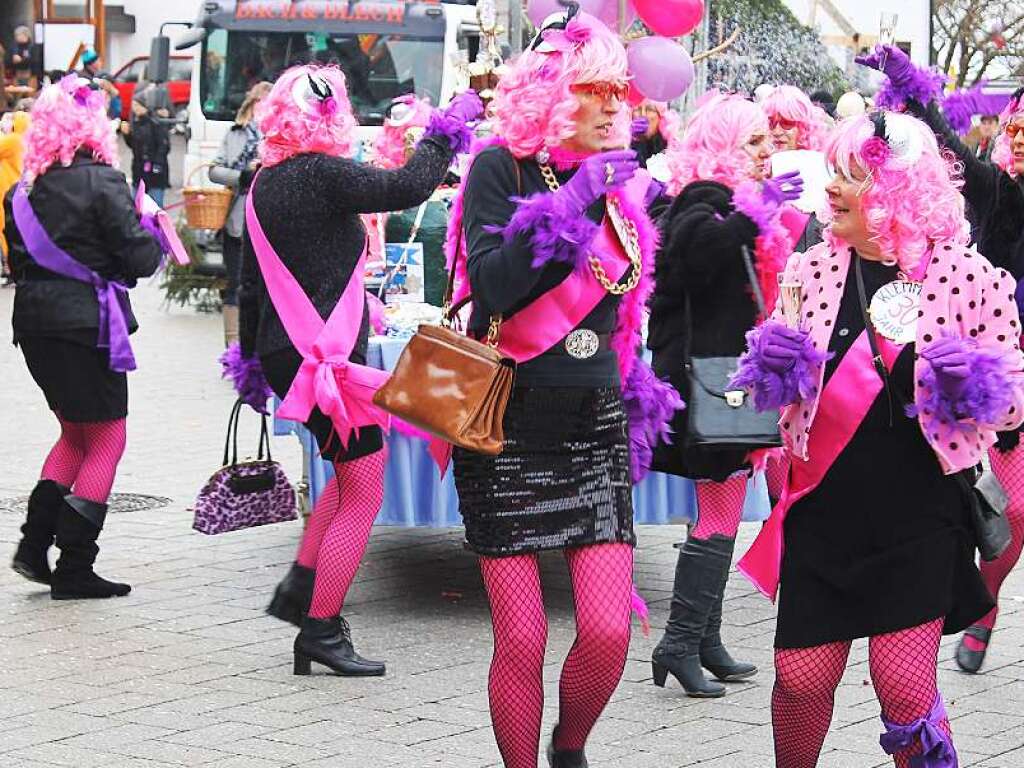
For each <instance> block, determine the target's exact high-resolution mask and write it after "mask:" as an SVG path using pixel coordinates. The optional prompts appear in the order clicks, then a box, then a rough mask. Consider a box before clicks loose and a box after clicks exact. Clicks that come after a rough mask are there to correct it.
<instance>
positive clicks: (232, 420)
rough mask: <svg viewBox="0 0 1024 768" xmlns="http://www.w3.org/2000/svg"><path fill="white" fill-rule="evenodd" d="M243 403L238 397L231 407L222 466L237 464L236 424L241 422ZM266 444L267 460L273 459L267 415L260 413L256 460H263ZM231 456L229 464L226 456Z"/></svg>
mask: <svg viewBox="0 0 1024 768" xmlns="http://www.w3.org/2000/svg"><path fill="white" fill-rule="evenodd" d="M243 405H244V403H243V402H242V399H241V398H239V399H238V400H236V401H235V405H234V407H233V408H232V409H231V416H230V417H229V418H228V434H227V437H226V438H225V440H224V459H223V461H222V462H221V466H222V467H226V466H232V467H233V466H235V465H236V464H238V425H239V423H240V422H241V420H242V419H241V416H242V406H243ZM264 446H266V452H267V461H273V460H274V458H273V456H271V454H270V428H269V427H268V426H267V415H266V414H265V413H263V414H260V444H259V449H258V451H257V454H256V458H257V460H258V461H263V451H264ZM229 456H230V458H231V464H230V465H229V464H228V457H229Z"/></svg>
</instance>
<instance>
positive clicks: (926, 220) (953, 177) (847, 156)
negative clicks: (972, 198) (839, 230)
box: [819, 113, 970, 271]
mask: <svg viewBox="0 0 1024 768" xmlns="http://www.w3.org/2000/svg"><path fill="white" fill-rule="evenodd" d="M894 119H895V120H899V121H901V126H900V130H901V131H905V132H907V133H909V134H910V135H911V138H912V143H913V144H915V145H917V146H919V147H920V148H921V155H920V157H919V158H918V159H917V160H916V161H914V162H909V161H908V160H904V159H902V158H901V157H900V156H899V155H898V154H897V153H894V152H892V151H891V150H890V151H884V152H879V151H878V143H879V141H880V139H876V137H875V125H874V123H873V122H872V121H871V119H870V118H869V117H868V116H867V115H859V116H857V117H849V118H847V119H846V120H843V121H842V122H841V123H839V125H838V126H837V128H836V131H835V132H834V133H833V135H832V138H831V139H830V140H829V143H828V146H827V148H826V155H827V157H828V162H829V165H830V166H831V167H833V168H835V170H836V173H837V174H839V175H842V176H844V177H845V178H847V179H852V178H853V175H852V169H853V168H854V167H855V166H859V167H860V169H861V170H863V171H867V172H868V181H867V182H865V191H864V192H863V194H862V195H861V209H862V211H863V214H864V218H865V221H866V223H867V226H868V231H869V232H871V233H872V235H873V236H872V240H873V241H874V242H876V243H877V244H878V246H879V247H880V248H881V250H882V253H883V254H885V255H888V256H893V257H895V258H896V260H897V262H898V263H899V265H900V267H902V268H903V269H905V270H908V271H910V270H913V269H914V268H915V267H917V265H918V264H919V263H920V261H921V257H922V256H923V255H924V254H925V253H927V251H928V249H929V248H930V247H931V245H932V244H933V243H935V242H955V243H958V244H961V245H966V244H967V243H968V242H969V241H970V227H969V225H968V223H967V220H966V218H965V216H964V201H963V196H962V195H961V194H960V186H961V184H962V182H961V180H960V178H959V173H960V169H959V167H958V166H957V164H956V163H955V162H954V159H953V156H952V155H951V154H949V153H944V152H943V151H941V150H940V149H939V145H938V144H937V143H936V141H935V134H934V133H932V131H931V129H930V128H928V126H927V125H925V124H924V123H922V122H921V121H920V120H918V119H916V118H914V117H911V116H910V115H898V114H894V113H888V114H887V116H886V120H887V121H892V120H894ZM913 134H917V135H913ZM819 215H820V216H821V219H822V221H823V222H824V223H825V224H826V227H827V228H826V230H825V236H826V238H827V239H828V241H829V242H830V243H831V244H832V246H833V247H844V244H843V243H841V242H840V241H839V240H838V238H835V237H834V236H833V235H832V232H831V227H829V226H828V225H829V224H830V223H831V220H832V212H831V210H830V209H826V210H824V211H822V212H821V214H819Z"/></svg>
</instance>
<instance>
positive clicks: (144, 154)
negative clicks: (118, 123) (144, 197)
mask: <svg viewBox="0 0 1024 768" xmlns="http://www.w3.org/2000/svg"><path fill="white" fill-rule="evenodd" d="M121 136H122V137H123V138H124V141H125V143H126V144H127V145H128V146H129V147H130V148H131V150H132V181H133V182H134V183H135V184H138V183H139V182H140V181H144V182H146V188H147V189H167V188H169V187H170V186H171V169H170V168H169V167H168V165H167V159H168V157H169V156H170V153H171V131H170V128H168V126H167V124H166V123H162V122H160V121H159V120H157V119H156V118H154V117H152V116H150V115H144V116H143V117H137V118H135V119H133V120H132V121H131V126H130V133H128V134H124V133H122V134H121Z"/></svg>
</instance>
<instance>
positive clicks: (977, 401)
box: [734, 112, 1024, 768]
mask: <svg viewBox="0 0 1024 768" xmlns="http://www.w3.org/2000/svg"><path fill="white" fill-rule="evenodd" d="M828 158H829V161H830V163H831V165H832V166H833V167H834V168H835V178H834V180H833V181H832V183H831V184H830V185H829V187H828V197H829V206H828V209H827V210H826V211H824V212H823V214H824V221H825V222H826V225H827V228H826V242H824V243H822V244H820V245H818V246H816V247H814V248H813V249H811V250H810V251H808V252H807V253H804V254H794V255H793V257H792V258H791V259H790V260H789V263H788V265H787V266H786V270H785V273H784V279H783V288H782V296H781V298H780V301H779V304H778V306H777V308H776V312H775V315H774V317H773V318H772V319H771V320H769V321H768V322H766V323H764V324H763V325H762V326H761V327H759V328H758V329H756V330H755V331H752V332H751V333H750V334H749V335H748V339H747V340H748V345H749V348H748V351H747V353H746V355H745V356H744V358H743V361H742V365H741V368H740V371H739V373H738V374H737V377H736V379H734V384H736V385H737V386H744V387H747V388H749V389H751V390H752V391H753V393H754V396H755V402H756V403H757V404H758V407H761V408H779V407H782V408H783V411H782V417H781V419H780V428H781V430H782V434H783V438H784V440H785V443H786V445H787V447H788V449H789V451H790V453H791V455H792V457H793V460H792V468H791V470H790V475H789V477H788V478H787V482H786V486H785V488H784V490H783V494H782V500H781V501H780V503H779V505H778V506H777V507H776V509H775V510H774V511H773V513H772V517H771V519H770V520H769V522H768V523H767V524H766V525H765V527H764V529H763V530H762V532H761V534H760V535H759V536H758V539H757V540H756V541H755V543H754V545H753V546H752V547H751V549H750V551H749V552H748V553H747V554H746V555H745V556H744V558H743V559H742V560H741V561H740V570H741V571H743V572H744V573H745V574H746V575H747V576H748V577H749V578H750V579H751V580H752V581H753V582H754V583H755V584H756V585H757V586H758V587H759V588H760V589H761V590H762V591H763V592H764V593H765V594H767V595H768V596H770V597H772V598H774V597H775V595H776V594H777V593H778V594H779V616H778V625H777V629H776V638H775V648H776V651H775V666H776V683H775V690H774V693H773V696H772V719H773V725H774V731H775V747H776V756H777V757H776V760H777V763H776V764H777V766H779V767H780V768H811V767H812V766H814V765H816V764H817V760H818V754H819V752H820V750H821V747H822V744H823V742H824V739H825V734H826V732H827V731H828V726H829V723H830V721H831V717H832V704H833V699H834V694H835V690H836V687H837V686H838V684H839V681H840V679H841V677H842V674H843V671H844V669H845V667H846V660H847V656H848V654H849V650H850V645H851V641H852V640H854V639H855V638H860V637H867V638H869V639H870V640H869V658H870V671H871V679H872V683H873V684H874V687H875V692H876V694H877V696H878V699H879V702H880V703H881V709H882V723H883V725H884V728H885V732H884V733H883V735H882V738H881V744H882V747H883V748H884V749H885V751H886V752H888V753H889V754H891V755H893V757H894V760H895V763H896V765H897V766H899V767H900V768H905V766H908V765H910V760H911V758H912V757H913V758H914V765H920V766H925V768H940V767H941V768H949V767H950V766H955V765H956V753H955V750H954V747H953V742H952V738H951V735H950V727H949V721H948V718H947V716H946V711H945V706H944V705H943V702H942V698H941V696H940V695H939V693H938V690H937V686H936V666H937V654H938V648H939V641H940V639H941V636H942V635H943V634H951V633H955V632H959V631H961V630H963V629H964V628H965V627H967V626H969V625H970V624H971V623H972V622H974V621H976V620H977V619H979V618H980V617H981V616H983V615H984V614H985V613H986V612H987V611H989V610H990V609H991V608H992V605H993V602H992V599H991V596H990V595H989V593H988V591H987V590H986V588H985V585H984V583H983V582H982V580H981V576H980V574H979V572H978V569H977V567H976V566H975V563H974V548H975V546H974V537H973V535H972V533H971V530H970V518H969V510H968V506H967V501H966V493H967V492H968V488H969V486H968V481H967V478H966V477H965V476H964V475H963V474H961V473H963V472H964V471H965V470H968V471H969V470H972V468H973V467H975V465H977V464H978V462H979V461H980V460H981V457H982V455H983V454H984V453H985V451H986V450H987V449H988V447H989V446H990V445H992V444H993V443H994V442H995V439H996V436H995V433H996V430H1003V429H1012V428H1015V427H1016V426H1018V425H1019V424H1020V423H1021V422H1022V420H1024V358H1022V355H1021V351H1020V346H1019V343H1018V336H1019V325H1020V319H1019V317H1018V314H1017V307H1016V304H1015V302H1014V295H1013V294H1014V287H1015V285H1014V281H1013V279H1012V278H1011V277H1010V276H1009V275H1008V274H1007V273H1006V272H1005V271H1003V270H1001V269H996V268H995V267H993V266H992V265H991V264H990V263H989V262H988V261H987V260H986V259H984V258H983V257H982V256H980V255H979V254H978V253H976V252H975V251H973V250H971V249H969V248H968V247H967V245H966V244H967V242H968V239H969V231H968V225H967V222H966V220H965V218H964V203H963V198H962V196H961V195H960V193H959V184H960V181H959V179H958V178H957V175H956V166H955V164H953V163H952V162H951V161H950V159H949V158H948V157H947V156H945V155H944V154H943V153H941V152H940V150H939V148H938V145H937V143H936V140H935V137H934V135H933V133H932V131H931V130H929V129H928V128H927V126H925V125H924V124H923V123H922V122H920V121H919V120H917V119H916V118H913V117H910V116H908V115H903V114H896V113H887V112H877V113H875V114H873V115H870V116H868V115H865V116H861V117H857V118H851V119H849V120H846V121H844V122H843V123H842V124H841V125H840V126H839V127H838V128H837V130H836V132H835V135H834V136H833V137H832V139H831V141H830V144H829V147H828ZM789 286H791V287H789ZM822 352H827V353H828V355H829V359H828V360H827V361H826V362H825V363H823V364H822V363H818V362H816V361H818V360H820V359H821V353H822ZM780 588H781V591H780Z"/></svg>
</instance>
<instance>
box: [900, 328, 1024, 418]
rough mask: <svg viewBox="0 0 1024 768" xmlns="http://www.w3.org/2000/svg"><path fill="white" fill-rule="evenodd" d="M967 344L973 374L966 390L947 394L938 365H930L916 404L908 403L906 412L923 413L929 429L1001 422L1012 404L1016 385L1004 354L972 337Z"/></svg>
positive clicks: (925, 371) (910, 414)
mask: <svg viewBox="0 0 1024 768" xmlns="http://www.w3.org/2000/svg"><path fill="white" fill-rule="evenodd" d="M964 345H965V346H966V347H968V353H969V354H970V356H971V362H970V369H971V377H970V378H969V379H968V380H967V386H966V387H965V388H964V391H963V394H961V395H960V397H957V398H955V399H954V398H950V397H947V396H946V395H944V394H943V392H942V389H941V388H940V387H939V383H938V380H937V378H936V375H935V369H934V368H932V367H931V366H930V365H928V366H925V370H924V373H923V375H922V376H921V381H920V386H919V387H918V393H919V394H918V397H917V401H916V404H915V405H909V406H907V415H908V416H922V417H923V418H924V424H925V427H927V429H928V431H929V432H940V431H948V430H950V429H955V430H957V431H964V430H968V429H970V428H971V426H970V425H969V424H966V423H964V422H966V421H968V420H970V421H973V422H974V423H975V424H985V425H997V424H1001V423H1002V422H1003V421H1004V420H1005V418H1006V414H1007V411H1009V409H1010V407H1011V406H1012V405H1013V397H1012V392H1013V388H1014V387H1015V386H1017V385H1016V383H1015V382H1014V380H1013V372H1012V369H1011V365H1010V364H1009V363H1008V362H1007V360H1006V358H1005V355H1004V354H1003V353H1002V352H1001V351H1000V350H986V349H982V348H981V347H978V346H977V345H976V344H975V343H974V342H970V341H965V342H964Z"/></svg>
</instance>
